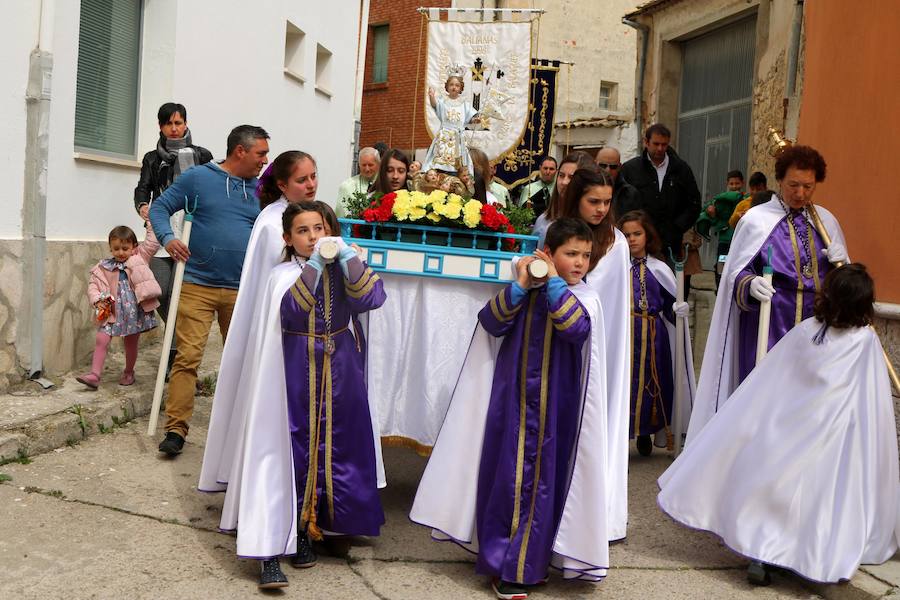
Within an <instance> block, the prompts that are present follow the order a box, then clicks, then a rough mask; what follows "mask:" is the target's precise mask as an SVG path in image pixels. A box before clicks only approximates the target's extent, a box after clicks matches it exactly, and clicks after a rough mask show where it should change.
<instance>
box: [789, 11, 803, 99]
mask: <svg viewBox="0 0 900 600" xmlns="http://www.w3.org/2000/svg"><path fill="white" fill-rule="evenodd" d="M802 27H803V0H797V2H796V4H794V16H793V19H792V20H791V46H790V50H789V51H788V65H787V88H786V89H785V96H787V97H788V98H790V97H792V96H793V95H794V94H795V93H796V92H797V65H798V63H799V61H800V31H801V29H802Z"/></svg>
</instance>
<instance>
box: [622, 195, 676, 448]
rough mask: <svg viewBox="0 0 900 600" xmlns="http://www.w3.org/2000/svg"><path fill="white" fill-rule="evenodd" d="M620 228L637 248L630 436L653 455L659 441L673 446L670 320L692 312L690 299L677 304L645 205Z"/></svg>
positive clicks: (632, 247) (634, 255) (633, 251)
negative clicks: (689, 310)
mask: <svg viewBox="0 0 900 600" xmlns="http://www.w3.org/2000/svg"><path fill="white" fill-rule="evenodd" d="M618 225H619V229H621V230H622V233H623V234H625V238H626V239H627V240H628V249H629V251H630V252H631V282H632V283H631V289H632V298H633V300H632V303H631V316H632V319H633V324H632V328H631V330H632V333H633V343H632V346H631V418H630V420H629V424H630V427H629V429H630V437H631V438H635V437H637V449H638V452H639V453H640V454H641V456H650V454H651V453H652V452H653V443H652V442H651V440H650V436H651V435H653V434H657V435H656V445H657V446H659V447H668V448H670V449H671V448H672V443H673V441H674V439H673V432H672V427H671V424H672V406H673V399H674V395H675V383H674V377H673V373H674V369H673V358H674V356H673V354H672V347H671V345H670V340H669V332H668V329H667V324H674V323H675V316H676V315H677V316H679V317H682V316H687V312H688V304H687V302H681V303H678V304H676V303H675V296H674V295H673V292H674V289H672V287H671V285H669V286H667V285H666V284H667V283H674V278H673V277H672V272H671V270H670V269H669V267H668V266H667V265H666V264H665V263H664V262H662V261H661V260H659V259H658V258H657V257H656V256H654V255H658V254H659V253H660V251H661V249H662V241H661V240H660V238H659V234H657V233H656V229H655V228H654V227H653V224H652V223H651V221H650V218H649V216H648V215H647V213H645V212H644V211H642V210H635V211H631V212H629V213H626V214H625V215H623V216H622V218H621V219H619V223H618Z"/></svg>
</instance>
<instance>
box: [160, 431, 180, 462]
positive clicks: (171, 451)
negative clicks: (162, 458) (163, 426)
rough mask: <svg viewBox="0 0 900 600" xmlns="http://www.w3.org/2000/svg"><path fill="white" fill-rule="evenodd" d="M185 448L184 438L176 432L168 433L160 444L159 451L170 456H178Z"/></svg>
mask: <svg viewBox="0 0 900 600" xmlns="http://www.w3.org/2000/svg"><path fill="white" fill-rule="evenodd" d="M182 448H184V438H183V437H181V436H180V435H178V434H177V433H175V432H174V431H167V432H166V437H165V439H164V440H163V441H161V442H160V443H159V451H160V452H162V453H163V454H167V455H169V456H178V455H179V454H181V449H182Z"/></svg>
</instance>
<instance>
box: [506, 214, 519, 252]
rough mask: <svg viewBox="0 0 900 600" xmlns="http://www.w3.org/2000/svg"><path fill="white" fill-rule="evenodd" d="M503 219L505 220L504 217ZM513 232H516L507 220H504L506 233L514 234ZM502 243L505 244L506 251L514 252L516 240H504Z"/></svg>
mask: <svg viewBox="0 0 900 600" xmlns="http://www.w3.org/2000/svg"><path fill="white" fill-rule="evenodd" d="M504 218H506V217H504ZM515 232H516V228H515V227H513V226H512V225H511V224H510V222H509V219H506V233H515ZM504 241H505V242H506V249H507V250H515V249H516V242H517V241H518V240H516V238H506V239H505V240H504Z"/></svg>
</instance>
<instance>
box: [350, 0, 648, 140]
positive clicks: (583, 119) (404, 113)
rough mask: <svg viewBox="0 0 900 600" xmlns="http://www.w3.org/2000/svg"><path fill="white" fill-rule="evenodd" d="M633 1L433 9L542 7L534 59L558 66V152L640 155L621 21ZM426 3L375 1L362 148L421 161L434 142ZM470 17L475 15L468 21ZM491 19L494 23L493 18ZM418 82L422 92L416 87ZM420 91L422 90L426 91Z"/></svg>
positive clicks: (459, 1) (460, 4)
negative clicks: (606, 149) (428, 123)
mask: <svg viewBox="0 0 900 600" xmlns="http://www.w3.org/2000/svg"><path fill="white" fill-rule="evenodd" d="M635 5H636V3H635V2H634V1H633V0H609V1H604V2H594V1H591V0H558V1H552V2H551V1H548V0H539V1H536V2H532V1H531V0H527V1H526V0H484V1H483V0H452V1H450V0H443V1H436V2H429V3H428V6H429V7H435V8H438V7H440V8H459V9H463V8H468V9H471V8H487V9H494V8H501V9H517V8H518V9H522V8H527V9H544V10H545V11H546V12H545V13H544V14H543V15H542V17H541V19H540V22H539V24H536V25H535V27H534V29H533V46H532V47H533V50H534V58H542V59H548V60H559V61H563V62H564V63H568V64H563V65H562V66H561V67H560V72H559V76H558V80H557V90H558V91H557V99H556V113H555V114H556V116H555V118H554V130H553V142H552V144H551V148H552V152H551V154H554V155H556V156H559V157H562V155H564V154H565V153H566V152H567V151H568V150H569V149H575V148H581V149H585V150H588V151H591V152H593V151H595V150H596V149H597V148H599V147H602V146H606V145H612V146H615V147H617V148H619V149H620V150H621V152H622V154H623V156H624V157H625V158H629V157H631V156H633V155H634V153H635V149H636V147H637V140H638V136H637V133H636V129H635V128H634V101H633V99H634V72H635V68H634V67H635V65H634V61H635V50H634V48H635V39H636V37H637V35H636V32H635V31H634V29H632V28H630V27H628V26H626V25H624V24H623V23H622V21H621V16H622V14H623V13H624V12H626V11H628V10H630V9H632V8H634V7H635ZM419 6H421V3H420V2H411V1H407V0H396V1H393V0H392V1H388V0H372V3H371V7H370V11H369V31H368V45H367V48H366V62H365V65H366V66H365V84H364V92H363V110H362V114H363V117H362V127H361V132H360V143H361V144H362V145H372V144H374V143H375V142H378V141H383V142H385V143H386V144H388V146H392V147H398V148H402V149H404V150H415V151H416V153H417V155H419V156H421V155H423V154H424V152H425V150H427V148H428V146H429V145H430V143H431V138H430V137H429V135H428V132H427V130H426V128H425V120H424V116H423V114H422V109H421V107H422V106H423V104H424V102H423V98H424V94H425V87H424V86H425V84H424V78H425V59H426V56H425V53H426V49H427V37H428V34H427V30H426V28H425V21H424V17H422V16H420V15H419V14H418V13H417V12H416V8H418V7H419ZM468 18H472V17H468ZM485 18H491V17H490V16H487V17H485ZM417 80H418V87H417V85H416V81H417ZM420 88H421V89H420Z"/></svg>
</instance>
